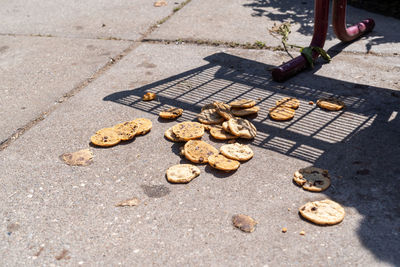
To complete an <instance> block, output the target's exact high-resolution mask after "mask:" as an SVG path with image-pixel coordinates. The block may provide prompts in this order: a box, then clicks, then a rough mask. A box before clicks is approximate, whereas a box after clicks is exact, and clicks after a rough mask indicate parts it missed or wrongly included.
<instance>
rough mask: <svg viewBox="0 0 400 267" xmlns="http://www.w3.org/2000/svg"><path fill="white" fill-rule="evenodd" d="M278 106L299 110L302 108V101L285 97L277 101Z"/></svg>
mask: <svg viewBox="0 0 400 267" xmlns="http://www.w3.org/2000/svg"><path fill="white" fill-rule="evenodd" d="M276 106H278V107H286V108H292V109H297V108H298V107H299V106H300V101H299V100H298V99H296V98H293V97H284V98H282V99H280V100H278V101H276Z"/></svg>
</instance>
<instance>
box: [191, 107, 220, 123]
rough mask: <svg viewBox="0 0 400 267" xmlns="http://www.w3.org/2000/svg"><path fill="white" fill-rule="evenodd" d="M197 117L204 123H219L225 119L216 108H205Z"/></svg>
mask: <svg viewBox="0 0 400 267" xmlns="http://www.w3.org/2000/svg"><path fill="white" fill-rule="evenodd" d="M197 119H198V120H199V121H200V122H201V123H204V124H219V123H222V122H223V121H224V120H225V119H224V118H223V117H221V115H219V113H218V112H217V110H216V109H215V108H209V109H205V110H203V111H202V112H200V114H199V115H197Z"/></svg>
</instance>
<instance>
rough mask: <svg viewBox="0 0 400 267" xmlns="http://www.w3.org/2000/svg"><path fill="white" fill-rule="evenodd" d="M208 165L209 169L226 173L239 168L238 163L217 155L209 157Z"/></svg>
mask: <svg viewBox="0 0 400 267" xmlns="http://www.w3.org/2000/svg"><path fill="white" fill-rule="evenodd" d="M208 163H209V164H210V166H211V167H213V168H215V169H218V170H221V171H226V172H229V171H234V170H237V169H238V168H239V167H240V162H239V161H237V160H234V159H229V158H227V157H225V156H224V155H217V154H214V155H211V156H209V157H208Z"/></svg>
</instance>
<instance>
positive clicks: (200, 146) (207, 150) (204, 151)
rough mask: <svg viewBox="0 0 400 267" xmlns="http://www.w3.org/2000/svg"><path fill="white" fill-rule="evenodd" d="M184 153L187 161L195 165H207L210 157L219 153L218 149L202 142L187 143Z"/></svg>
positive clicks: (191, 141)
mask: <svg viewBox="0 0 400 267" xmlns="http://www.w3.org/2000/svg"><path fill="white" fill-rule="evenodd" d="M183 151H184V155H185V157H186V159H188V160H190V161H191V162H194V163H207V162H208V157H210V156H212V155H217V154H218V153H219V151H218V149H216V148H215V147H213V146H212V145H210V144H208V143H206V142H204V141H200V140H190V141H188V142H186V144H185V146H184V147H183Z"/></svg>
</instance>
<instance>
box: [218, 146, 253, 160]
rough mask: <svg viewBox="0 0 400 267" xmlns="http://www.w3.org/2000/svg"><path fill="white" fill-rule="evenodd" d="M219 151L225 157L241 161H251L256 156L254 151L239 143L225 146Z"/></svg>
mask: <svg viewBox="0 0 400 267" xmlns="http://www.w3.org/2000/svg"><path fill="white" fill-rule="evenodd" d="M219 151H220V152H221V154H222V155H224V156H225V157H227V158H230V159H234V160H239V161H246V160H249V159H251V158H252V157H253V155H254V152H253V150H252V149H251V148H250V147H249V146H248V145H242V144H239V143H234V144H228V145H223V146H221V148H220V149H219Z"/></svg>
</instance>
